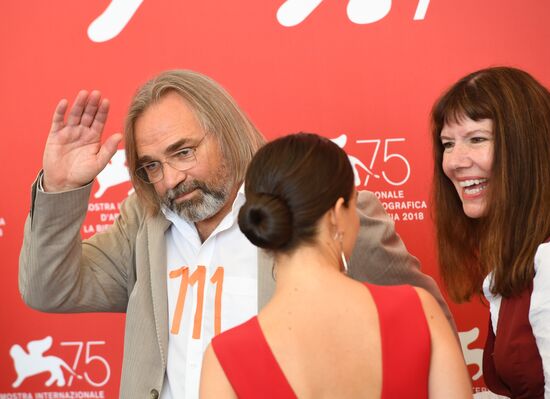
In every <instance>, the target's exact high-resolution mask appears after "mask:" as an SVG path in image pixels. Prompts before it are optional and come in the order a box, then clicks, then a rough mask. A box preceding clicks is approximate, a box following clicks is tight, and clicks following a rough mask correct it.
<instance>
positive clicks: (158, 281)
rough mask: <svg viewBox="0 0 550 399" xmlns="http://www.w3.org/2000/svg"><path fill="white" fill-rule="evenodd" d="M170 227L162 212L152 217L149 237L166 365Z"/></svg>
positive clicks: (155, 306) (157, 320) (155, 308)
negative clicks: (167, 266)
mask: <svg viewBox="0 0 550 399" xmlns="http://www.w3.org/2000/svg"><path fill="white" fill-rule="evenodd" d="M169 227H170V222H169V221H168V220H167V219H166V218H164V216H163V215H162V214H159V215H158V216H156V217H154V218H151V219H150V223H149V226H148V237H147V238H148V243H149V248H148V252H149V273H150V278H151V295H152V299H153V313H154V317H155V325H156V329H157V336H158V337H159V339H160V342H159V345H160V352H161V356H162V361H163V364H164V366H165V367H166V354H167V351H168V289H167V287H166V240H165V239H164V234H165V232H166V230H167V229H168V228H169Z"/></svg>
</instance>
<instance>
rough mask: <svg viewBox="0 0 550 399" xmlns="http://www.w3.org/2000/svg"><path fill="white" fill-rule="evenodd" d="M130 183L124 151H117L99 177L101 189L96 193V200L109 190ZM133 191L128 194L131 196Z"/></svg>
mask: <svg viewBox="0 0 550 399" xmlns="http://www.w3.org/2000/svg"><path fill="white" fill-rule="evenodd" d="M129 181H130V175H129V173H128V168H127V167H126V155H125V154H124V150H117V152H116V153H115V155H113V157H112V158H111V160H110V161H109V163H108V164H107V166H105V169H103V170H102V171H101V173H100V174H99V175H98V176H97V182H98V183H99V188H98V190H97V191H96V192H95V193H94V198H101V197H102V196H103V194H105V191H107V190H108V189H109V188H111V187H114V186H118V185H119V184H122V183H127V182H129ZM132 191H133V189H131V190H130V191H129V192H128V195H130V194H131V193H132Z"/></svg>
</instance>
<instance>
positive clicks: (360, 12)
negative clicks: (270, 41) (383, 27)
mask: <svg viewBox="0 0 550 399" xmlns="http://www.w3.org/2000/svg"><path fill="white" fill-rule="evenodd" d="M323 1H324V0H286V1H285V2H284V3H283V4H282V5H281V6H280V7H279V9H278V10H277V15H276V17H277V21H278V22H279V23H280V24H281V25H283V26H285V27H291V26H296V25H299V24H300V23H302V22H303V21H304V20H305V19H306V18H307V17H308V16H309V15H310V14H311V13H312V12H313V11H314V10H315V9H316V8H317V7H318V6H319V5H320V4H321V3H322V2H323ZM141 3H143V0H111V2H110V3H109V5H108V6H107V8H106V9H105V11H103V13H101V15H99V16H98V17H97V18H96V19H95V20H94V21H93V22H92V23H91V24H90V26H89V27H88V37H89V38H90V40H91V41H93V42H96V43H101V42H106V41H109V40H111V39H114V38H115V37H117V36H118V34H119V33H120V32H122V30H123V29H124V28H125V27H126V25H127V24H128V23H129V22H130V20H131V19H132V17H133V16H134V14H135V13H136V11H137V10H138V8H139V7H140V6H141ZM429 5H430V0H418V4H417V6H416V11H415V13H414V16H413V20H415V21H418V20H423V19H424V18H425V17H426V12H427V11H428V6H429ZM391 7H392V0H348V5H347V8H346V11H347V14H348V18H349V20H350V21H351V22H353V23H355V24H372V23H374V22H377V21H380V20H381V19H383V18H384V17H385V16H386V15H388V13H389V12H390V10H391Z"/></svg>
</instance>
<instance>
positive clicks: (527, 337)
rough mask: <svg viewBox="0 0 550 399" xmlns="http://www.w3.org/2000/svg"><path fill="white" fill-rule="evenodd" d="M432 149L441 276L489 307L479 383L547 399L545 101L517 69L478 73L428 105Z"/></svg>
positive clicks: (549, 103) (548, 109)
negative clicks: (482, 380)
mask: <svg viewBox="0 0 550 399" xmlns="http://www.w3.org/2000/svg"><path fill="white" fill-rule="evenodd" d="M432 140H433V154H434V184H433V186H434V219H435V223H436V228H437V244H438V250H439V263H440V270H441V275H442V277H443V280H444V282H445V285H446V287H447V289H448V291H449V293H450V295H451V297H452V298H453V299H454V300H456V301H458V302H461V301H465V300H468V299H470V298H471V296H472V295H474V294H477V293H479V294H480V293H481V292H482V291H483V293H484V294H485V296H486V298H487V299H488V300H489V303H490V307H491V320H490V322H489V337H488V339H487V343H486V348H485V358H484V362H483V368H484V378H485V382H486V383H487V386H488V387H489V388H490V389H491V390H492V391H494V392H496V393H499V394H502V395H506V396H509V397H512V398H514V397H529V398H543V397H544V395H545V393H546V394H547V395H550V355H548V353H550V331H548V328H546V327H545V326H547V325H548V323H549V322H550V304H549V303H548V301H547V300H546V299H545V298H547V297H548V296H549V295H550V243H548V239H549V237H550V93H549V92H548V90H547V89H546V88H545V87H543V86H542V85H541V84H540V83H538V82H537V81H536V80H535V79H534V78H533V77H531V76H530V75H529V74H527V73H526V72H524V71H521V70H518V69H514V68H507V67H497V68H488V69H484V70H481V71H477V72H474V73H472V74H470V75H468V76H466V77H464V78H462V79H461V80H459V81H458V82H457V83H455V84H454V85H453V86H452V87H451V88H450V89H449V90H448V91H447V92H446V93H444V94H443V96H442V97H441V98H440V99H439V100H438V101H437V102H436V104H435V105H434V108H433V111H432ZM497 327H498V332H497ZM511 337H513V338H514V340H513V341H512V340H511ZM518 353H521V354H522V358H521V359H518V358H517V356H518ZM526 371H527V372H526ZM545 380H546V381H548V382H547V383H546V384H545V382H544V381H545Z"/></svg>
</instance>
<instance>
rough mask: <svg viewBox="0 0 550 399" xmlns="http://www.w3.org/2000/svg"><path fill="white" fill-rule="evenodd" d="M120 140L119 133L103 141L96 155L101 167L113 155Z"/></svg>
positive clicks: (120, 135)
mask: <svg viewBox="0 0 550 399" xmlns="http://www.w3.org/2000/svg"><path fill="white" fill-rule="evenodd" d="M121 140H122V134H120V133H116V134H113V135H112V136H111V137H109V138H108V139H107V140H105V143H103V145H102V146H101V148H100V149H99V152H98V154H97V157H98V161H99V163H100V164H101V165H103V167H105V165H107V163H108V162H109V161H110V160H111V158H112V157H113V155H115V152H116V151H117V148H118V144H119V143H120V141H121Z"/></svg>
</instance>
